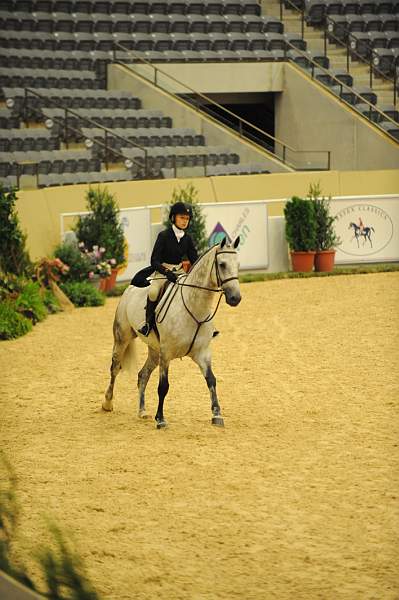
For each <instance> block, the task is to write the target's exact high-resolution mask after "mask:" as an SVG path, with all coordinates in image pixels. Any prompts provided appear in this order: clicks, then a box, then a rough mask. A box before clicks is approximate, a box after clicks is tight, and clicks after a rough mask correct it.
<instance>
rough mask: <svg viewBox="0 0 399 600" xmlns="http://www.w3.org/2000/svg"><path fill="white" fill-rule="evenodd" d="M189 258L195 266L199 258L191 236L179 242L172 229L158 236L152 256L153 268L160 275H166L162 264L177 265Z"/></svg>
mask: <svg viewBox="0 0 399 600" xmlns="http://www.w3.org/2000/svg"><path fill="white" fill-rule="evenodd" d="M185 257H187V258H188V260H189V261H190V262H191V264H193V263H194V262H195V261H196V260H197V258H198V254H197V250H196V249H195V246H194V243H193V240H192V238H191V236H190V235H189V234H187V233H185V234H184V236H183V237H182V238H181V240H180V242H178V241H177V239H176V236H175V233H174V231H173V229H172V228H171V227H168V228H167V229H165V230H164V231H161V232H160V233H159V234H158V237H157V240H156V242H155V245H154V249H153V251H152V254H151V266H152V267H154V269H155V270H156V271H158V272H159V273H164V272H165V269H164V267H163V266H162V263H170V264H172V265H177V264H179V263H181V261H182V260H183V258H185Z"/></svg>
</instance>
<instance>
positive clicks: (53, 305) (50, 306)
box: [42, 289, 61, 314]
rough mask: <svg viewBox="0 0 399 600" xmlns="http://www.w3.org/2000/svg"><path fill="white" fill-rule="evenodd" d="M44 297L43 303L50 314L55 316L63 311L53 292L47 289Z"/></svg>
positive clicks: (43, 294) (43, 293)
mask: <svg viewBox="0 0 399 600" xmlns="http://www.w3.org/2000/svg"><path fill="white" fill-rule="evenodd" d="M42 297H43V303H44V305H45V307H46V308H47V310H48V312H49V313H51V314H54V313H57V312H60V311H61V306H60V303H59V302H58V300H57V298H56V297H55V296H54V294H53V292H52V291H51V290H49V289H45V290H44V292H42Z"/></svg>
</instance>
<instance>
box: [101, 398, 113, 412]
mask: <svg viewBox="0 0 399 600" xmlns="http://www.w3.org/2000/svg"><path fill="white" fill-rule="evenodd" d="M101 406H102V409H103V410H105V411H106V412H111V411H112V410H114V405H113V404H112V400H103V403H102V405H101Z"/></svg>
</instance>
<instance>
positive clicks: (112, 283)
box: [105, 269, 119, 292]
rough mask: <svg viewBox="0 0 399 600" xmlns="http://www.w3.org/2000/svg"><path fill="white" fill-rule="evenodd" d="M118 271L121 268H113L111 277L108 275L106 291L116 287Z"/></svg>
mask: <svg viewBox="0 0 399 600" xmlns="http://www.w3.org/2000/svg"><path fill="white" fill-rule="evenodd" d="M118 271H119V269H112V270H111V275H110V276H109V277H107V284H106V287H105V291H106V292H109V291H110V290H112V289H113V288H114V287H115V283H116V277H117V275H118Z"/></svg>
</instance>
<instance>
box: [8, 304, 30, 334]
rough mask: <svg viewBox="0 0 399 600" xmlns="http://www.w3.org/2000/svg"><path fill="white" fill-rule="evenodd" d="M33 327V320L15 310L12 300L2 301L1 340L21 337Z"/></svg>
mask: <svg viewBox="0 0 399 600" xmlns="http://www.w3.org/2000/svg"><path fill="white" fill-rule="evenodd" d="M31 329H32V322H31V321H30V320H29V319H27V318H26V317H24V315H21V313H19V312H18V311H16V310H15V307H14V304H13V303H12V302H8V301H5V302H0V340H11V339H14V338H18V337H21V336H22V335H25V333H28V332H29V331H31Z"/></svg>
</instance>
